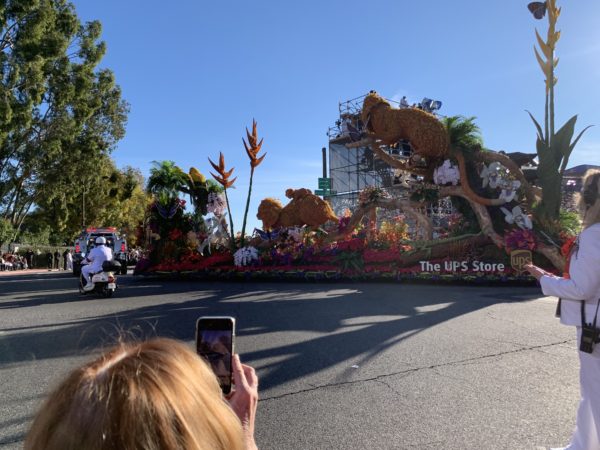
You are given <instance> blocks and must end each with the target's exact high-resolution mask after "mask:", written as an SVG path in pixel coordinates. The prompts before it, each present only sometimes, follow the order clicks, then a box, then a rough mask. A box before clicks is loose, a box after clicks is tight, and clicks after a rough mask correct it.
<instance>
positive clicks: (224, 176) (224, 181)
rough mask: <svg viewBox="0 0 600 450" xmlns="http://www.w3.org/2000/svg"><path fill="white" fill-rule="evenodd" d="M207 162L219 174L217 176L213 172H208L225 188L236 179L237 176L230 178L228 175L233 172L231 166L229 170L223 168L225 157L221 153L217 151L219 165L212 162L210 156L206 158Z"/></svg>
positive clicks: (231, 184)
mask: <svg viewBox="0 0 600 450" xmlns="http://www.w3.org/2000/svg"><path fill="white" fill-rule="evenodd" d="M208 162H209V163H210V164H211V165H212V166H213V167H214V169H215V170H216V171H217V173H218V174H219V175H220V176H217V175H215V174H214V173H212V172H210V174H211V175H212V176H213V178H214V179H215V180H217V181H218V182H219V183H220V184H221V185H222V186H223V187H224V188H225V189H227V188H228V187H231V186H233V183H234V182H235V180H237V177H235V178H234V179H232V180H230V179H229V177H230V176H231V174H232V173H233V168H232V169H231V170H230V171H226V170H225V157H224V156H223V153H221V152H219V165H218V166H217V165H216V164H215V163H214V162H212V161H211V160H210V158H208Z"/></svg>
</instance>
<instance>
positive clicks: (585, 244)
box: [540, 223, 600, 327]
mask: <svg viewBox="0 0 600 450" xmlns="http://www.w3.org/2000/svg"><path fill="white" fill-rule="evenodd" d="M578 239H579V248H578V249H575V251H574V252H573V255H572V256H571V264H570V267H569V276H570V277H571V278H570V279H566V278H562V277H555V276H547V275H544V276H542V277H541V278H540V284H541V286H542V292H543V293H544V295H554V296H556V297H560V298H562V299H563V301H562V303H561V314H560V322H561V323H562V324H564V325H576V326H581V302H580V300H585V320H586V322H588V323H591V322H592V321H593V320H594V313H595V312H596V306H597V304H598V300H599V299H600V223H596V224H594V225H592V226H590V227H588V228H586V229H585V230H583V231H582V232H581V234H580V235H579V238H578ZM598 316H599V317H598V324H597V326H598V327H600V314H599V315H598Z"/></svg>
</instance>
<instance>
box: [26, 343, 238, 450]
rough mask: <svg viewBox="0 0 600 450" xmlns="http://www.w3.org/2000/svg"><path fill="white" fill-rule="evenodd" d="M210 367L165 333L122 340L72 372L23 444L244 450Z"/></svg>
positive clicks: (74, 449)
mask: <svg viewBox="0 0 600 450" xmlns="http://www.w3.org/2000/svg"><path fill="white" fill-rule="evenodd" d="M243 446H244V442H243V434H242V426H241V423H240V421H239V419H238V418H237V416H236V415H235V413H234V412H233V411H232V409H231V408H230V407H229V405H228V404H227V403H226V402H225V400H223V398H222V395H221V389H220V387H219V383H218V382H217V379H216V377H215V376H214V375H213V373H212V371H211V369H210V368H209V367H208V365H207V364H205V363H204V361H202V360H201V359H200V358H199V357H198V356H197V355H196V354H195V353H194V352H193V351H192V350H190V349H188V348H187V347H186V346H185V345H184V344H182V343H180V342H177V341H174V340H171V339H164V338H155V339H152V340H149V341H146V342H141V343H128V344H119V345H118V346H116V347H115V348H113V349H112V350H110V351H109V352H107V353H106V354H104V355H102V356H101V357H100V358H98V359H96V360H95V361H93V362H91V363H88V364H86V365H84V366H83V367H81V368H79V369H76V370H75V371H73V372H72V373H71V374H70V375H69V376H68V377H67V379H66V380H65V381H64V382H63V383H62V384H61V385H60V386H59V387H58V388H57V389H56V390H55V391H54V392H53V393H51V394H50V396H49V397H48V399H47V400H46V402H45V403H44V405H43V406H42V408H41V410H40V411H39V413H38V414H37V416H36V418H35V420H34V421H33V425H32V427H31V430H30V431H29V434H28V435H27V438H26V440H25V449H26V450H28V449H47V450H84V449H85V450H104V449H124V450H133V449H144V450H171V449H177V450H184V449H185V450H189V449H192V450H204V449H207V450H208V449H227V450H229V449H242V448H243Z"/></svg>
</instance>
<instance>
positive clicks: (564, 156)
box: [527, 0, 591, 221]
mask: <svg viewBox="0 0 600 450" xmlns="http://www.w3.org/2000/svg"><path fill="white" fill-rule="evenodd" d="M545 4H546V13H547V16H548V33H547V37H546V40H544V39H542V37H541V36H540V34H539V33H538V31H537V30H535V36H536V38H537V43H538V45H539V48H540V51H541V54H540V51H538V49H537V48H536V47H535V46H534V52H535V57H536V59H537V61H538V64H539V65H540V67H541V69H542V72H544V76H545V89H546V103H545V107H544V128H543V129H542V126H541V125H540V124H539V123H538V121H537V120H535V118H534V117H533V114H531V113H530V112H529V111H527V113H528V114H529V116H530V117H531V120H533V123H534V124H535V127H536V129H537V139H536V151H537V155H538V159H539V165H538V180H539V181H538V182H539V185H540V187H541V188H542V201H541V202H540V204H539V206H538V208H537V211H536V213H537V214H538V215H539V219H541V220H542V221H556V220H557V219H558V218H559V212H560V202H561V197H562V191H561V188H562V176H563V173H564V171H565V169H566V168H567V164H568V163H569V157H570V156H571V152H572V151H573V149H574V148H575V145H576V144H577V142H578V141H579V139H580V138H581V136H582V135H583V133H584V132H585V130H587V129H588V128H589V127H590V126H591V125H590V126H587V127H585V128H584V129H583V130H582V131H581V132H580V133H579V134H578V135H577V137H576V138H575V140H573V135H574V133H575V122H576V121H577V115H575V116H573V117H571V118H570V119H569V120H568V121H567V122H566V123H565V124H564V125H563V126H562V127H561V128H560V129H559V130H558V131H556V132H555V131H554V86H555V85H556V82H557V81H558V79H557V78H556V76H555V75H554V72H555V69H556V66H557V65H558V58H556V57H555V56H554V51H555V49H556V43H557V42H558V40H559V38H560V31H556V22H557V20H558V17H559V16H560V12H561V8H558V7H557V6H556V0H546V2H545Z"/></svg>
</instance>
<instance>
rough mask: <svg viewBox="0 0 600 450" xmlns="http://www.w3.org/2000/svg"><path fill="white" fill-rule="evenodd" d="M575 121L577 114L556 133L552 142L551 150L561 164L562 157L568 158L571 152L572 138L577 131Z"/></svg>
mask: <svg viewBox="0 0 600 450" xmlns="http://www.w3.org/2000/svg"><path fill="white" fill-rule="evenodd" d="M575 122H577V116H576V115H575V116H573V117H571V118H570V119H569V120H568V121H567V122H566V123H565V124H564V125H563V126H562V128H561V129H560V130H558V131H557V132H556V133H554V136H552V141H551V144H550V150H551V152H552V154H553V155H554V157H555V160H556V161H557V164H560V160H561V159H562V158H568V157H569V155H570V154H571V150H572V149H571V139H572V138H573V134H574V133H575Z"/></svg>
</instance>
